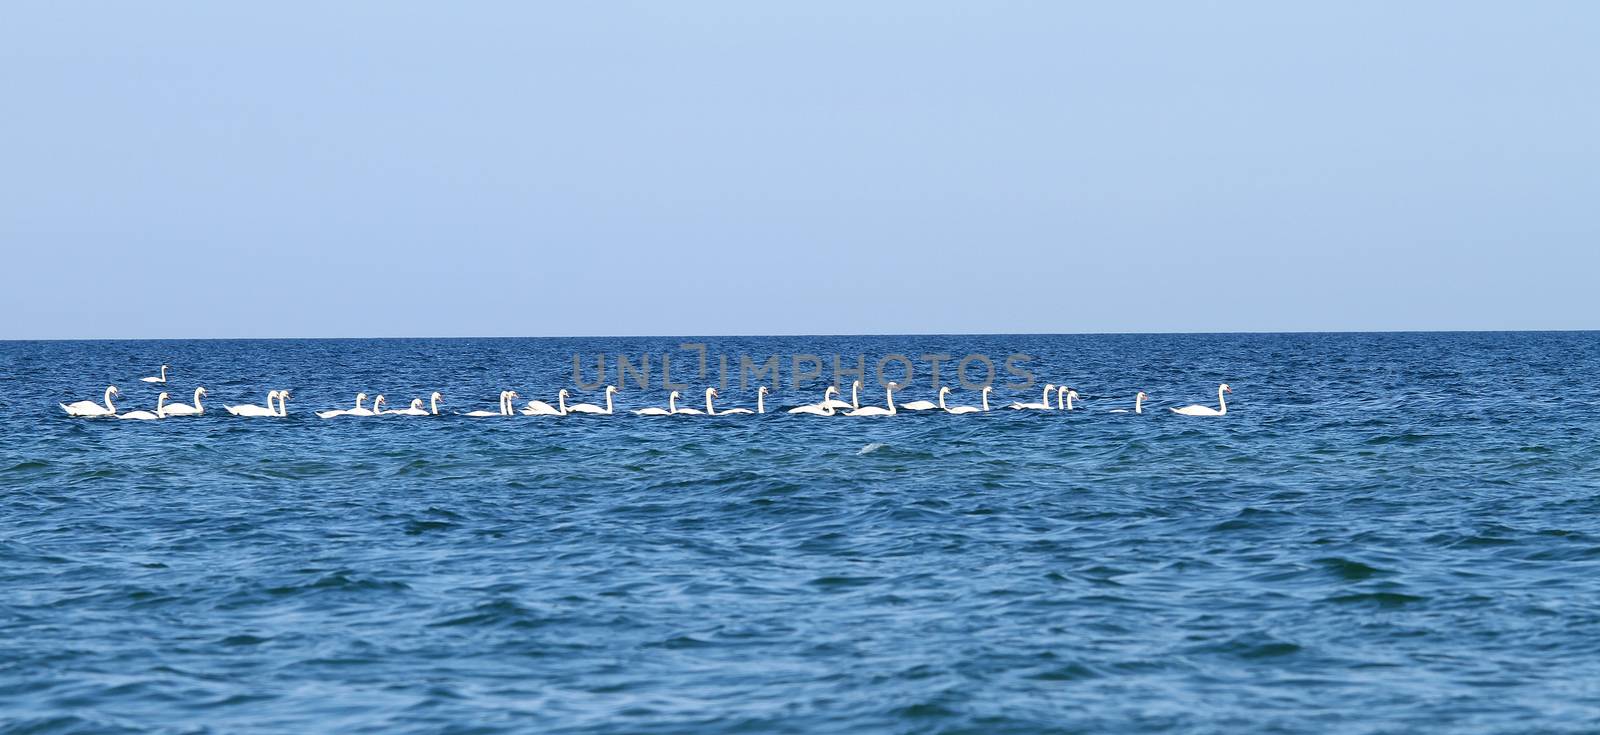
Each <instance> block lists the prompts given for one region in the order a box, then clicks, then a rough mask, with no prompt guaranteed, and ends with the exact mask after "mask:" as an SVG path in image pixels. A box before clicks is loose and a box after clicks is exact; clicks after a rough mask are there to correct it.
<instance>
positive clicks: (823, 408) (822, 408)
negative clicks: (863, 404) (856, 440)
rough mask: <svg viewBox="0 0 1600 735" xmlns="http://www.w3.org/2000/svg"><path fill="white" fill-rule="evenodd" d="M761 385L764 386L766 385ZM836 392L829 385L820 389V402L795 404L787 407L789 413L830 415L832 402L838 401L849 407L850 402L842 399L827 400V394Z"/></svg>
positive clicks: (831, 394) (830, 394)
mask: <svg viewBox="0 0 1600 735" xmlns="http://www.w3.org/2000/svg"><path fill="white" fill-rule="evenodd" d="M762 387H763V388H764V387H766V386H762ZM838 393H839V389H838V388H836V387H834V386H831V385H830V386H828V387H827V389H826V390H823V391H822V402H821V403H808V404H806V405H804V406H795V407H794V408H791V409H789V413H809V414H811V415H813V416H832V415H833V409H834V408H836V406H834V405H833V404H835V403H839V404H843V405H844V406H845V407H846V408H849V407H850V404H848V403H845V402H844V401H830V400H828V397H829V396H833V395H837V394H838Z"/></svg>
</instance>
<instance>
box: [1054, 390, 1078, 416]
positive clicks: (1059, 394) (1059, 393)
mask: <svg viewBox="0 0 1600 735" xmlns="http://www.w3.org/2000/svg"><path fill="white" fill-rule="evenodd" d="M1074 398H1076V399H1078V400H1080V401H1081V400H1083V396H1080V395H1078V392H1077V391H1075V390H1073V389H1071V388H1068V387H1067V386H1064V385H1063V386H1061V387H1059V388H1056V410H1058V411H1059V410H1063V409H1064V410H1067V411H1071V410H1072V399H1074ZM1062 399H1066V402H1067V405H1065V406H1062V405H1061V401H1062Z"/></svg>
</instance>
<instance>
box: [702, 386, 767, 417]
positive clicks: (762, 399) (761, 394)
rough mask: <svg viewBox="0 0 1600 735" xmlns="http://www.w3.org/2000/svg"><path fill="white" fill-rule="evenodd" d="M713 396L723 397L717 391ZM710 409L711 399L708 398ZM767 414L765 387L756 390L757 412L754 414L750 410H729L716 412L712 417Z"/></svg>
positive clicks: (707, 403)
mask: <svg viewBox="0 0 1600 735" xmlns="http://www.w3.org/2000/svg"><path fill="white" fill-rule="evenodd" d="M711 395H713V396H716V397H718V398H721V397H722V394H721V393H718V392H716V391H712V392H711ZM710 407H711V399H710V398H707V399H706V408H708V409H709V408H710ZM766 412H767V386H764V385H763V386H761V387H760V388H758V389H756V410H755V411H753V412H752V411H751V410H750V409H748V408H728V409H723V410H721V411H718V412H716V413H715V414H712V415H713V416H733V415H736V414H745V413H766Z"/></svg>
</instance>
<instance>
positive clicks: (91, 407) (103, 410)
mask: <svg viewBox="0 0 1600 735" xmlns="http://www.w3.org/2000/svg"><path fill="white" fill-rule="evenodd" d="M120 395H122V391H120V390H117V386H114V385H108V386H106V405H104V406H102V405H100V404H98V403H95V402H94V401H74V402H72V403H58V404H56V405H58V406H60V407H61V410H63V411H66V412H67V415H68V416H114V415H116V413H117V406H116V404H114V403H112V402H111V397H112V396H120Z"/></svg>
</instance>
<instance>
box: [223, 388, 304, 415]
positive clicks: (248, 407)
mask: <svg viewBox="0 0 1600 735" xmlns="http://www.w3.org/2000/svg"><path fill="white" fill-rule="evenodd" d="M288 397H289V391H286V390H269V391H267V406H266V408H262V407H261V406H257V405H255V404H253V403H248V404H245V405H243V406H223V408H225V409H227V410H228V413H230V414H233V415H234V416H285V415H288V413H289V411H288V407H287V406H283V403H282V401H283V400H284V399H286V398H288ZM273 399H278V401H279V404H278V405H279V406H283V408H282V409H280V410H274V409H273V407H272V405H273V404H272V401H273Z"/></svg>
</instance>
